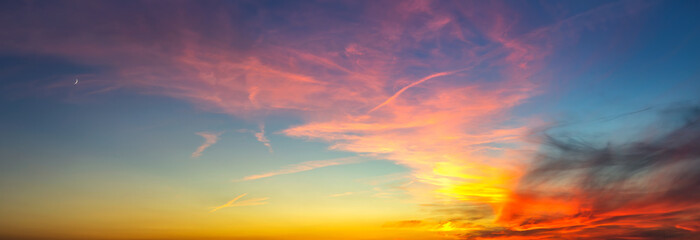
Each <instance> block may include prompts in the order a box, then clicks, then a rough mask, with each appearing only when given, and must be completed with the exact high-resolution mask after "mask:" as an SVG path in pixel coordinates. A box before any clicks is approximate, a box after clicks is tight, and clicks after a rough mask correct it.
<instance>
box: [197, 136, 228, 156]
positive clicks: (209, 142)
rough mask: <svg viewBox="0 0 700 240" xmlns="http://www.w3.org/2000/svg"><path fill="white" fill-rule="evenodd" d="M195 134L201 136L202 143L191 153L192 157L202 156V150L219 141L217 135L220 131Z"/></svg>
mask: <svg viewBox="0 0 700 240" xmlns="http://www.w3.org/2000/svg"><path fill="white" fill-rule="evenodd" d="M196 134H197V135H199V136H202V137H203V138H204V143H202V145H201V146H199V147H198V148H197V150H195V151H194V152H193V153H192V158H198V157H200V156H202V152H204V150H206V149H207V148H208V147H210V146H211V145H214V144H215V143H216V142H218V141H219V136H220V135H221V134H222V133H221V132H219V133H211V132H198V133H196Z"/></svg>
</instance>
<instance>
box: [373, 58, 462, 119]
mask: <svg viewBox="0 0 700 240" xmlns="http://www.w3.org/2000/svg"><path fill="white" fill-rule="evenodd" d="M464 70H466V69H460V70H455V71H450V72H439V73H434V74H431V75H429V76H427V77H424V78H421V79H420V80H418V81H415V82H413V83H411V84H409V85H408V86H405V87H403V88H401V90H399V91H398V92H396V93H394V95H392V96H391V97H389V99H387V100H386V101H384V102H383V103H381V104H379V105H377V106H376V107H374V108H372V110H369V112H367V113H372V112H374V111H375V110H377V109H379V108H381V107H383V106H384V105H386V104H388V103H389V102H391V101H393V100H394V99H395V98H397V97H399V95H401V93H403V92H404V91H406V90H408V89H409V88H412V87H414V86H416V85H418V84H421V83H423V82H425V81H428V80H430V79H433V78H436V77H442V76H448V75H452V74H455V73H458V72H461V71H464Z"/></svg>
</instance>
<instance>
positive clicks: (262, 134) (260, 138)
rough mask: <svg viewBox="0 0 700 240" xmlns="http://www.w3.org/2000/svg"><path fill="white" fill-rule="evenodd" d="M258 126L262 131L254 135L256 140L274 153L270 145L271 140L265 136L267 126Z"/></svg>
mask: <svg viewBox="0 0 700 240" xmlns="http://www.w3.org/2000/svg"><path fill="white" fill-rule="evenodd" d="M258 126H259V127H260V131H259V132H256V133H254V134H255V138H257V139H258V142H261V143H262V144H263V145H265V147H267V150H269V151H270V152H272V145H271V144H270V139H267V137H266V136H265V124H263V123H261V124H260V125H258Z"/></svg>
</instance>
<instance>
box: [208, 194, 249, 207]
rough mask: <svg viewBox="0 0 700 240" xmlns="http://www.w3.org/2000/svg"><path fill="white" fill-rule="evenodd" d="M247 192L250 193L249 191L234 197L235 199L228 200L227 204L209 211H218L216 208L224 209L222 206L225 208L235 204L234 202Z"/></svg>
mask: <svg viewBox="0 0 700 240" xmlns="http://www.w3.org/2000/svg"><path fill="white" fill-rule="evenodd" d="M246 194H248V193H244V194H241V195H238V197H236V198H234V199H233V200H231V201H228V202H227V203H226V204H224V205H221V206H218V207H216V208H214V209H212V210H211V211H209V212H214V211H216V210H219V209H222V208H225V207H229V206H231V205H233V203H234V202H236V201H237V200H238V199H241V198H242V197H243V196H245V195H246Z"/></svg>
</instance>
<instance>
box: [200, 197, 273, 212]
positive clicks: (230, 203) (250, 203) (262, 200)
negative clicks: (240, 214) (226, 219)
mask: <svg viewBox="0 0 700 240" xmlns="http://www.w3.org/2000/svg"><path fill="white" fill-rule="evenodd" d="M245 195H248V193H244V194H241V195H238V197H235V198H233V199H231V201H228V202H227V203H225V204H224V205H221V206H218V207H215V208H214V209H212V210H211V211H209V212H215V211H217V210H219V209H222V208H227V207H242V206H256V205H263V204H267V202H266V201H267V200H268V199H270V198H269V197H263V198H251V199H246V200H243V201H238V200H239V199H241V198H243V197H244V196H245Z"/></svg>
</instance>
